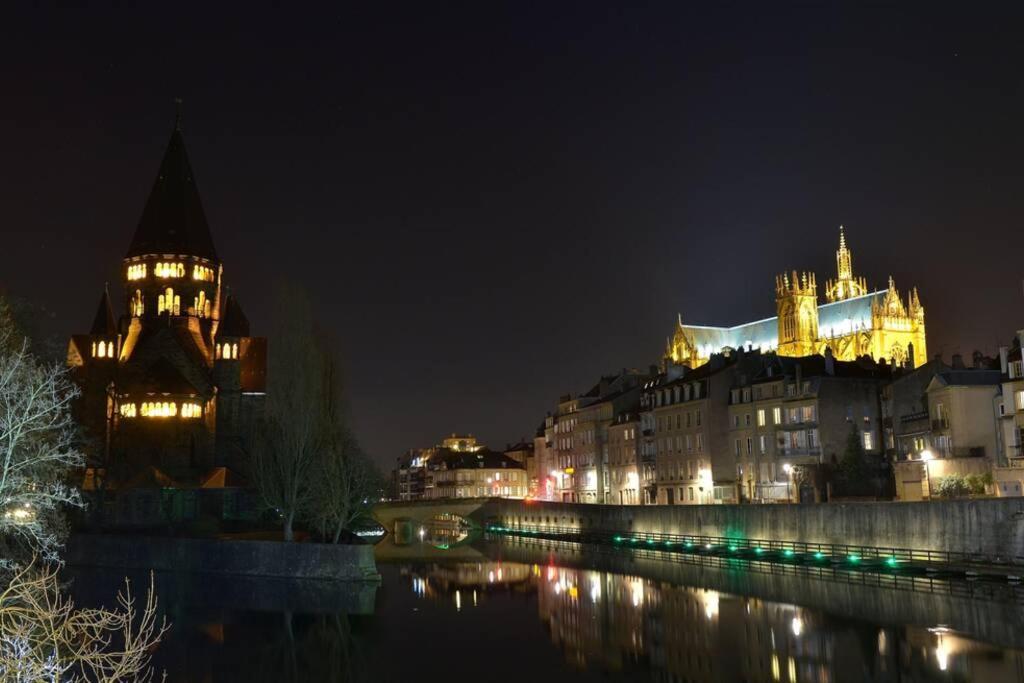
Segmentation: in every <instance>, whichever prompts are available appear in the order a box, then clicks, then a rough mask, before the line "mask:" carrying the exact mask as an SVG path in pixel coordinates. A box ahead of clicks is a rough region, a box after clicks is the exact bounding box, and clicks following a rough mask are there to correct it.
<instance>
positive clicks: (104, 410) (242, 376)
mask: <svg viewBox="0 0 1024 683" xmlns="http://www.w3.org/2000/svg"><path fill="white" fill-rule="evenodd" d="M122 275H123V278H124V281H123V284H124V307H123V309H122V313H121V314H120V315H119V316H115V314H114V310H115V309H114V306H113V305H112V303H111V297H110V295H109V293H108V292H104V294H103V297H102V298H101V300H100V306H99V309H98V310H97V313H96V316H95V319H94V322H93V326H92V328H91V330H90V332H89V334H85V335H74V336H72V338H71V341H70V343H69V346H68V356H67V362H68V365H69V366H70V367H71V368H72V370H73V374H74V377H75V379H76V381H77V382H78V384H79V385H80V387H81V388H82V396H81V399H80V400H79V402H78V405H77V406H76V413H77V416H78V417H79V419H80V420H81V421H82V423H83V424H84V425H85V426H86V428H87V430H88V431H89V432H90V433H91V435H92V436H93V437H94V438H93V442H94V443H97V444H102V446H100V447H99V448H102V450H103V453H102V456H103V458H104V460H106V461H107V462H112V461H116V460H122V461H124V462H127V463H128V464H129V465H130V467H129V468H127V471H130V470H131V469H132V468H133V467H144V466H154V467H157V468H158V469H160V470H161V471H162V472H164V473H165V474H166V475H168V476H170V477H172V478H176V479H186V480H194V479H195V478H196V477H197V476H199V475H201V474H202V473H203V472H204V471H206V470H207V469H209V468H211V467H213V466H215V465H216V466H223V465H229V466H230V465H235V466H236V467H239V468H241V466H242V465H243V464H242V463H237V462H235V460H236V459H237V458H238V455H237V454H238V453H239V450H238V448H237V442H238V439H239V438H240V436H241V434H243V433H244V432H245V431H246V430H247V429H248V428H249V426H250V425H251V424H252V422H253V421H254V420H255V418H256V416H257V415H258V414H259V412H260V411H261V410H262V405H263V399H264V391H265V378H266V340H264V339H262V338H258V337H252V336H250V333H249V323H248V320H247V318H246V317H245V315H244V313H243V312H242V310H241V307H240V306H239V304H238V301H237V300H236V299H235V298H234V297H228V296H224V294H223V292H222V285H223V277H224V268H223V265H222V264H221V262H220V260H219V258H218V256H217V253H216V250H215V249H214V246H213V240H212V237H211V235H210V231H209V227H208V226H207V223H206V217H205V215H204V213H203V208H202V203H201V201H200V199H199V193H198V190H197V188H196V185H195V180H194V177H193V174H192V169H191V166H190V164H189V161H188V157H187V154H186V152H185V147H184V141H183V138H182V135H181V130H180V128H179V127H175V130H174V131H173V132H172V135H171V139H170V142H169V144H168V146H167V149H166V151H165V154H164V157H163V160H162V161H161V164H160V170H159V172H158V174H157V179H156V181H155V182H154V184H153V189H152V191H151V193H150V196H149V198H148V200H147V202H146V205H145V208H144V209H143V213H142V217H141V218H140V220H139V223H138V226H137V227H136V230H135V233H134V236H133V238H132V242H131V245H130V246H129V249H128V254H127V256H126V257H125V259H124V265H123V269H122ZM98 455H99V454H98Z"/></svg>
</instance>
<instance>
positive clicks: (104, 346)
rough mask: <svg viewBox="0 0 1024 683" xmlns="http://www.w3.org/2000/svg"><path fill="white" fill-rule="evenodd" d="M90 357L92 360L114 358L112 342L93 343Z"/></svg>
mask: <svg viewBox="0 0 1024 683" xmlns="http://www.w3.org/2000/svg"><path fill="white" fill-rule="evenodd" d="M92 357H93V358H113V357H114V342H109V341H108V342H103V341H99V342H93V343H92Z"/></svg>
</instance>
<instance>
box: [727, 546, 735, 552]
mask: <svg viewBox="0 0 1024 683" xmlns="http://www.w3.org/2000/svg"><path fill="white" fill-rule="evenodd" d="M729 552H731V553H734V552H736V546H734V545H731V546H729Z"/></svg>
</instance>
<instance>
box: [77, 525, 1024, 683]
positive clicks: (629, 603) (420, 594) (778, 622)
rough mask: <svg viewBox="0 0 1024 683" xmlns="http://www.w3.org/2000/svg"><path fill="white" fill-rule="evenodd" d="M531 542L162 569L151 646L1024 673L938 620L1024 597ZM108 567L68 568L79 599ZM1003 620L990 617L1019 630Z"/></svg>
mask: <svg viewBox="0 0 1024 683" xmlns="http://www.w3.org/2000/svg"><path fill="white" fill-rule="evenodd" d="M531 552H532V557H531V555H530V554H529V553H525V554H524V551H523V549H522V548H515V547H511V546H509V545H503V544H497V545H491V546H481V554H480V555H479V558H478V559H476V560H468V561H458V562H447V561H434V560H430V561H426V560H420V561H403V562H401V563H394V564H382V565H381V573H382V576H383V582H382V584H381V585H380V586H379V588H377V587H374V588H371V589H367V588H366V587H363V588H361V589H359V590H360V591H362V592H361V594H360V595H359V596H355V597H354V596H351V595H340V594H339V593H338V591H337V589H336V587H334V588H330V589H328V588H327V587H325V586H323V585H319V586H318V585H317V584H314V585H312V586H310V585H309V584H308V583H306V584H302V585H301V586H299V585H293V584H290V583H288V582H283V583H279V584H272V585H270V586H269V588H268V587H267V586H264V585H260V584H261V583H262V582H257V583H256V584H254V585H252V586H248V587H245V586H243V587H242V588H241V589H239V588H237V587H235V588H234V589H233V590H228V589H227V588H226V587H225V586H224V585H221V586H218V585H216V582H211V581H210V580H209V578H208V577H203V578H201V579H199V580H197V579H195V577H182V576H180V575H170V576H164V577H158V589H159V590H160V591H161V595H162V596H163V597H164V605H165V606H166V607H167V608H168V612H169V618H170V619H171V620H172V621H174V622H175V629H174V631H173V633H172V634H171V637H170V638H169V640H168V642H166V643H165V644H164V645H163V646H162V647H161V648H160V651H159V652H158V657H157V662H158V664H159V665H160V666H162V667H165V668H167V670H168V673H169V680H170V681H204V682H210V683H218V682H221V681H243V680H245V681H248V680H254V681H255V680H267V681H270V680H275V681H336V680H337V681H406V680H410V679H414V678H417V679H422V680H427V681H430V680H442V679H443V680H446V681H452V682H455V683H458V682H460V681H474V682H477V681H480V680H481V679H482V678H485V679H487V683H496V682H498V681H516V682H517V683H521V681H523V680H531V681H537V682H539V683H546V682H547V681H559V682H560V683H564V682H568V681H582V680H588V681H589V680H612V681H627V680H628V681H643V680H649V681H672V682H675V681H789V682H792V683H796V682H797V681H800V682H805V681H807V682H812V681H820V682H823V683H832V682H834V681H835V682H839V681H864V680H877V681H932V680H936V681H949V680H979V681H1024V674H1022V672H1024V656H1022V651H1021V649H1019V648H1020V644H1019V643H1014V644H1013V645H1008V644H1006V643H1003V645H1002V646H997V645H993V644H986V642H985V640H984V637H978V634H974V635H973V636H970V635H967V634H965V633H963V632H957V631H956V630H952V629H950V628H948V627H945V626H942V624H943V623H959V624H961V625H962V624H965V623H966V624H970V623H973V622H972V621H971V620H970V619H964V618H963V615H961V614H959V613H958V612H961V611H963V610H965V609H970V610H974V611H976V612H977V613H978V614H979V615H982V617H981V618H980V619H979V624H981V626H979V628H986V626H985V624H986V623H987V622H986V619H987V620H988V621H992V620H998V619H1006V618H1007V617H1006V616H1005V615H1007V614H1010V615H1015V614H1018V613H1019V610H1015V609H1013V606H1012V605H1011V607H1010V609H1009V611H1007V610H1006V609H1003V610H1000V609H998V608H997V606H996V603H994V602H988V601H986V600H974V601H967V602H965V601H963V600H962V599H959V598H958V600H960V601H959V602H957V601H956V600H953V601H951V600H950V599H949V598H948V596H943V595H940V596H937V597H936V596H933V595H931V594H920V595H918V594H911V595H910V596H909V599H912V600H914V601H915V603H919V604H923V605H924V606H925V610H924V614H925V615H926V617H927V619H925V620H922V619H921V618H920V617H919V615H918V616H913V617H912V616H911V615H910V614H909V613H908V614H907V615H906V618H905V619H902V620H901V619H900V618H898V617H899V614H900V612H899V611H896V612H895V615H896V616H892V615H893V614H894V612H893V611H892V610H891V609H890V610H888V611H887V608H888V607H891V605H889V604H888V603H890V602H891V601H892V600H893V599H894V598H893V596H894V595H895V593H892V592H886V591H884V590H882V589H879V588H874V587H870V586H868V587H864V586H858V587H857V588H856V589H857V591H858V592H856V593H854V594H853V595H854V597H855V598H856V603H841V601H837V602H836V604H837V605H838V606H839V607H837V609H836V610H832V609H829V608H827V607H825V608H822V607H820V605H819V607H808V606H807V605H810V604H816V603H814V602H813V600H812V596H813V595H816V594H821V591H822V590H823V586H822V585H816V584H814V583H813V582H812V580H811V579H808V578H796V579H794V578H793V577H788V578H787V580H789V581H792V582H794V583H792V584H791V587H792V588H791V590H790V595H788V596H786V597H785V601H783V600H780V599H777V598H773V599H766V598H765V597H764V596H763V594H762V595H761V596H760V597H758V596H757V591H755V590H753V588H752V590H751V592H750V594H748V595H742V594H740V593H739V592H731V591H722V590H718V589H716V588H712V587H709V586H719V587H721V582H722V581H723V580H724V579H728V580H732V581H736V580H739V579H737V577H735V576H728V575H727V574H728V570H722V569H719V568H714V567H708V568H697V569H696V571H697V572H698V573H699V575H700V576H703V577H705V578H706V579H707V580H706V581H702V582H701V584H702V585H685V584H684V583H681V582H679V581H674V580H671V579H666V576H667V575H659V573H658V572H657V571H654V570H652V567H653V568H655V569H657V568H658V567H660V566H661V565H658V564H651V563H647V564H645V563H644V562H642V561H634V560H630V561H628V562H624V563H622V566H619V565H617V566H615V567H614V568H609V567H607V566H602V567H601V569H594V568H591V567H596V566H599V563H597V562H594V561H592V558H589V557H584V558H581V557H570V555H569V553H567V552H565V551H564V549H559V553H561V554H556V553H554V552H552V549H551V548H548V549H547V550H544V549H540V550H537V551H531ZM524 560H528V561H524ZM716 572H717V574H716ZM723 572H724V573H725V574H726V575H724V579H723V576H720V575H719V574H722V573H723ZM111 576H112V575H111V573H110V572H106V573H104V574H103V575H102V581H108V580H110V578H111ZM741 578H742V577H741ZM99 579H100V577H98V576H91V577H90V576H89V575H87V574H83V575H81V576H80V577H79V579H76V583H78V584H79V585H78V586H77V588H76V590H79V591H81V590H85V600H84V601H83V600H81V599H80V600H79V602H80V603H82V604H89V602H88V601H89V599H90V598H89V593H88V590H87V589H89V588H90V587H91V586H94V583H95V582H96V581H97V580H99ZM113 581H114V582H115V583H116V577H114V578H113ZM716 582H718V583H716ZM690 583H691V584H692V583H697V582H695V581H690ZM751 585H752V586H753V584H751ZM783 585H785V586H790V584H783ZM824 588H825V589H827V590H832V589H833V587H832V586H830V585H824ZM839 589H841V592H839V593H836V595H845V593H843V592H842V591H845V590H846V588H845V587H842V586H840V587H839ZM367 590H369V593H367ZM318 591H326V592H325V593H324V594H320V593H318ZM865 591H867V592H865ZM228 594H232V595H230V596H229V595H228ZM293 597H294V599H292V598H293ZM897 597H898V598H900V599H907V596H906V595H900V596H897ZM872 600H875V601H877V603H878V604H877V605H873V606H871V609H868V610H867V611H863V610H862V611H859V612H858V613H857V614H850V613H849V612H850V611H851V610H854V609H855V608H857V607H858V605H859V606H860V607H863V603H865V602H871V601H872ZM965 605H966V607H965ZM289 606H291V607H293V608H294V610H295V611H294V612H288V611H284V610H285V609H287V607H289ZM1003 607H1004V608H1005V607H1006V606H1005V605H1003ZM844 610H845V613H844ZM865 614H883V615H887V616H886V617H885V618H884V619H883V618H874V619H872V618H866V617H865ZM1009 618H1011V619H1014V618H1016V617H1014V616H1011V617H1009ZM914 619H916V620H917V623H914ZM944 620H947V621H944ZM922 621H928V623H922ZM1003 626H1006V627H1008V628H1005V629H1003V630H999V629H993V630H992V631H991V632H990V633H992V634H1000V633H1006V632H1010V633H1014V632H1019V630H1020V629H1017V628H1016V626H1018V624H1017V623H1016V622H1014V623H1012V624H1003ZM983 635H984V634H983ZM993 637H996V635H993ZM527 673H528V675H527Z"/></svg>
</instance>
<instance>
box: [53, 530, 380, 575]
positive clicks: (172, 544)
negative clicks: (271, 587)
mask: <svg viewBox="0 0 1024 683" xmlns="http://www.w3.org/2000/svg"><path fill="white" fill-rule="evenodd" d="M65 559H66V561H67V563H68V564H69V565H71V566H73V567H116V568H118V569H124V570H153V571H173V572H188V573H197V574H217V575H227V576H253V577H269V578H287V579H322V580H332V581H378V580H379V579H380V574H379V573H378V572H377V564H376V561H375V560H374V555H373V546H371V545H334V544H324V543H282V542H276V541H256V540H214V539H198V538H161V537H152V536H128V535H112V534H77V535H75V536H72V537H71V539H70V540H69V541H68V546H67V552H66V554H65Z"/></svg>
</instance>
